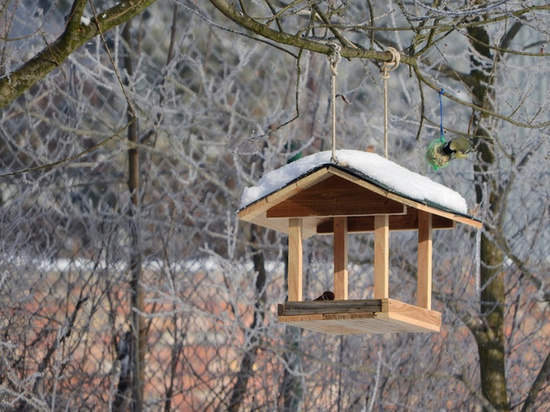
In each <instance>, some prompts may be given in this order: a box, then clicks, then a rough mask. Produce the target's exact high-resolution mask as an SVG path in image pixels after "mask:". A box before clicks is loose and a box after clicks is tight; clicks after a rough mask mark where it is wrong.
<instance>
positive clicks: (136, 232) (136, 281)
mask: <svg viewBox="0 0 550 412" xmlns="http://www.w3.org/2000/svg"><path fill="white" fill-rule="evenodd" d="M131 25H132V23H131V21H129V22H128V23H126V24H125V26H124V30H123V32H122V37H123V38H124V40H125V42H126V44H127V46H129V45H130V44H131V34H130V29H131ZM124 67H125V68H126V72H127V73H128V77H129V78H131V77H132V76H133V71H134V70H133V65H132V57H131V50H127V51H126V53H125V55H124ZM128 122H130V126H129V127H128V145H129V149H128V190H129V191H130V202H131V205H130V207H129V212H128V214H129V223H130V244H131V250H130V290H131V292H130V293H131V307H132V314H131V317H132V334H133V341H132V342H133V345H132V348H133V351H132V352H133V356H132V357H131V359H132V361H133V368H132V377H133V381H132V395H133V396H132V410H133V411H137V412H139V411H142V410H143V384H144V380H145V349H146V348H145V346H146V343H147V336H146V334H147V332H146V329H145V322H144V319H143V317H142V315H141V314H142V313H143V310H144V306H145V305H144V297H143V286H142V284H141V272H142V267H141V266H142V265H141V263H142V262H141V250H140V249H141V239H140V238H141V236H140V227H139V208H140V201H139V175H140V165H139V152H138V149H137V147H138V143H139V136H138V122H137V118H136V115H135V113H134V111H133V108H132V106H131V104H130V102H128Z"/></svg>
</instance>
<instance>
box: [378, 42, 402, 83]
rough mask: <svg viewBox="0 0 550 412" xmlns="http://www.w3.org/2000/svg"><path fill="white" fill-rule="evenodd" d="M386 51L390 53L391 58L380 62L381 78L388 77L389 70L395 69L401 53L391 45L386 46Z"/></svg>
mask: <svg viewBox="0 0 550 412" xmlns="http://www.w3.org/2000/svg"><path fill="white" fill-rule="evenodd" d="M388 52H389V53H390V54H391V60H390V61H388V62H384V63H382V69H381V71H382V78H383V79H389V77H390V74H389V72H391V71H393V70H395V69H397V68H398V67H399V61H400V60H401V55H400V54H399V52H398V51H397V50H395V49H394V48H393V47H388Z"/></svg>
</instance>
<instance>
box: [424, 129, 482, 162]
mask: <svg viewBox="0 0 550 412" xmlns="http://www.w3.org/2000/svg"><path fill="white" fill-rule="evenodd" d="M471 150H472V146H471V145H470V141H469V140H468V139H466V138H465V137H455V138H454V139H452V140H451V141H450V142H447V141H446V140H445V138H444V137H443V135H441V137H440V138H439V139H435V140H433V141H432V142H431V143H430V145H429V146H428V150H426V160H427V161H428V163H429V164H430V165H431V166H432V167H433V168H434V170H437V169H441V168H444V167H446V166H447V165H448V164H449V162H450V161H451V160H452V159H464V158H466V157H468V153H469V152H471Z"/></svg>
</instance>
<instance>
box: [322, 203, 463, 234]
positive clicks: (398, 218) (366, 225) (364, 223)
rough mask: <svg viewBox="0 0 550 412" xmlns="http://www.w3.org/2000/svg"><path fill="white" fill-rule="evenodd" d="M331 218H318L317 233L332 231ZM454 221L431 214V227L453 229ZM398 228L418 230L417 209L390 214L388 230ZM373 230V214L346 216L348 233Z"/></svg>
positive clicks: (330, 232) (410, 208)
mask: <svg viewBox="0 0 550 412" xmlns="http://www.w3.org/2000/svg"><path fill="white" fill-rule="evenodd" d="M333 227H334V225H333V222H332V220H319V225H318V226H317V233H318V234H320V235H329V234H332V233H333ZM454 227H455V222H454V221H453V220H451V219H448V218H446V217H442V216H437V215H432V229H434V230H435V229H438V230H439V229H453V228H454ZM400 230H418V209H415V208H412V207H408V208H407V214H405V215H390V232H394V231H400ZM370 232H374V216H357V217H349V218H348V233H370Z"/></svg>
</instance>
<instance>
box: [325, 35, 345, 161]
mask: <svg viewBox="0 0 550 412" xmlns="http://www.w3.org/2000/svg"><path fill="white" fill-rule="evenodd" d="M329 46H330V47H331V48H332V52H331V53H330V54H329V55H328V61H329V63H330V72H331V74H332V76H331V77H330V90H331V95H330V103H331V105H332V154H331V157H330V160H331V162H333V163H335V164H337V163H338V158H337V157H336V76H337V75H338V70H337V68H338V63H340V60H342V56H340V50H342V47H341V46H340V45H339V44H338V43H334V42H332V43H329Z"/></svg>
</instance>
